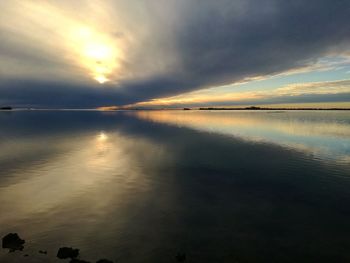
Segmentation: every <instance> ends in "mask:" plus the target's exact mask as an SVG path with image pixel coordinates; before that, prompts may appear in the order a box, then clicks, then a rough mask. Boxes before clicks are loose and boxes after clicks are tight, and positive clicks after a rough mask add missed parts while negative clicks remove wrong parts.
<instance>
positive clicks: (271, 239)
mask: <svg viewBox="0 0 350 263" xmlns="http://www.w3.org/2000/svg"><path fill="white" fill-rule="evenodd" d="M0 149H1V151H0V234H1V236H3V235H5V234H7V233H8V232H18V233H19V234H20V236H21V237H23V238H24V239H26V241H27V242H26V246H25V250H24V251H23V252H16V253H11V254H8V253H7V252H6V251H5V250H1V251H0V262H16V263H17V262H66V261H60V260H56V259H55V255H56V252H57V249H58V248H59V247H61V246H73V247H77V248H80V251H81V258H82V259H86V260H90V261H91V262H95V261H96V260H97V259H99V258H110V259H112V260H118V262H121V263H122V262H175V258H174V256H175V255H176V254H177V253H178V252H185V253H187V258H188V262H269V263H271V262H279V263H281V262H350V112H322V111H317V112H310V111H308V112H301V111H298V112H247V111H245V112H236V111H227V112H225V111H214V112H208V111H205V112H204V111H144V112H141V111H135V112H132V111H130V112H127V111H126V112H94V111H85V112H78V111H74V112H68V111H61V112H54V111H52V112H44V111H42V112H41V111H40V112H37V111H30V112H25V111H18V112H0ZM41 249H42V250H47V251H48V255H47V256H46V255H41V254H38V250H41ZM23 254H29V255H30V256H29V257H28V258H24V257H23Z"/></svg>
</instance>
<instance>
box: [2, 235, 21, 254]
mask: <svg viewBox="0 0 350 263" xmlns="http://www.w3.org/2000/svg"><path fill="white" fill-rule="evenodd" d="M24 243H25V240H23V239H21V238H20V237H19V236H18V234H17V233H9V234H7V235H6V236H4V237H3V238H2V248H8V249H9V250H10V252H14V251H16V250H23V248H24V246H23V244H24Z"/></svg>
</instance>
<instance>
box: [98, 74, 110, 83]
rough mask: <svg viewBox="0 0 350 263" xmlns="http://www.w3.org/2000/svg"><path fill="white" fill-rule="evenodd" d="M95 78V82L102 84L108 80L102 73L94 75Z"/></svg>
mask: <svg viewBox="0 0 350 263" xmlns="http://www.w3.org/2000/svg"><path fill="white" fill-rule="evenodd" d="M95 80H96V81H97V82H99V83H100V84H103V83H105V82H107V81H109V79H107V78H106V77H105V76H103V75H100V76H96V77H95Z"/></svg>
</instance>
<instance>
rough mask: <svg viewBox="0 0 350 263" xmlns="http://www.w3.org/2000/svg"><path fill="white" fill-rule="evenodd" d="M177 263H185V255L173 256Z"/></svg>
mask: <svg viewBox="0 0 350 263" xmlns="http://www.w3.org/2000/svg"><path fill="white" fill-rule="evenodd" d="M175 258H176V261H177V262H185V261H186V253H177V255H176V256H175Z"/></svg>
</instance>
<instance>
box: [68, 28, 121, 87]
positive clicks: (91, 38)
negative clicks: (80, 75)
mask: <svg viewBox="0 0 350 263" xmlns="http://www.w3.org/2000/svg"><path fill="white" fill-rule="evenodd" d="M71 36H72V40H73V43H74V49H75V50H76V51H77V53H78V54H79V57H80V58H79V61H80V63H81V64H82V65H84V67H85V68H87V69H88V70H89V71H90V74H91V76H92V78H93V79H94V80H96V81H97V82H99V83H100V84H103V83H105V82H107V81H110V77H111V75H112V74H113V73H115V70H116V69H117V68H118V67H119V64H118V59H119V58H120V54H119V53H120V52H119V50H118V49H117V45H116V43H115V40H114V39H112V38H111V37H110V36H109V35H108V34H103V33H102V32H98V31H96V30H93V29H92V28H89V27H84V26H82V27H78V28H76V29H75V30H73V31H72V34H71Z"/></svg>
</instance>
